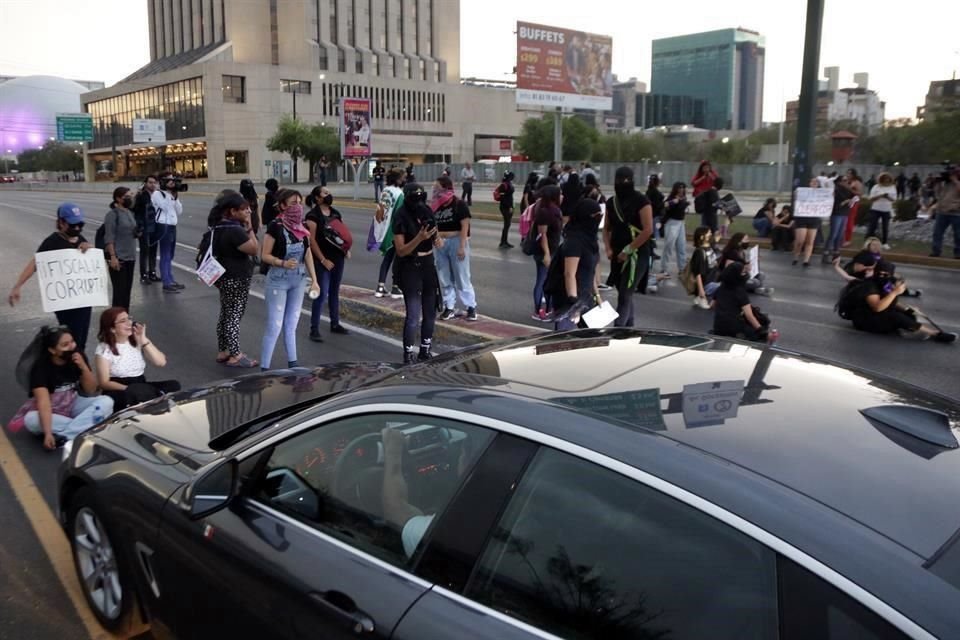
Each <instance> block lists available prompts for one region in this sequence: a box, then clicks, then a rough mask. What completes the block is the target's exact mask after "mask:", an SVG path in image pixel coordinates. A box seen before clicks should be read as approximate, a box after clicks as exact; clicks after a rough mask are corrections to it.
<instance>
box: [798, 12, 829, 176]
mask: <svg viewBox="0 0 960 640" xmlns="http://www.w3.org/2000/svg"><path fill="white" fill-rule="evenodd" d="M824 2H825V0H807V25H806V38H805V40H804V44H803V76H802V80H801V85H800V102H799V105H798V106H799V109H798V113H797V141H796V144H795V151H794V163H793V187H803V186H806V185H807V184H808V183H809V182H810V173H811V170H812V168H813V148H814V145H813V137H814V121H815V118H816V114H817V93H818V89H819V66H820V36H821V32H822V29H823V5H824ZM791 191H793V188H791Z"/></svg>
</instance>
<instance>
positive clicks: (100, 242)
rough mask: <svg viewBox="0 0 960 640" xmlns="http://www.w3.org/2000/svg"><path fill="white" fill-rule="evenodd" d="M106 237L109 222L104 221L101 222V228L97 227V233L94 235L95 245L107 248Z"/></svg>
mask: <svg viewBox="0 0 960 640" xmlns="http://www.w3.org/2000/svg"><path fill="white" fill-rule="evenodd" d="M106 237H107V223H106V222H103V223H101V224H100V228H99V229H97V233H96V235H95V236H93V246H94V247H96V248H97V249H100V250H103V249H106V248H107V243H106Z"/></svg>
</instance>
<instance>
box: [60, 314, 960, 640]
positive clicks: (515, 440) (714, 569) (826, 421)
mask: <svg viewBox="0 0 960 640" xmlns="http://www.w3.org/2000/svg"><path fill="white" fill-rule="evenodd" d="M958 427H960V411H958V408H957V405H956V403H954V402H951V401H950V400H948V399H946V398H944V397H941V396H938V395H934V394H931V393H928V392H926V391H923V390H921V389H918V388H915V387H911V386H908V385H905V384H903V383H900V382H898V381H896V380H893V379H891V378H888V377H882V376H879V375H875V374H872V373H868V372H864V371H859V370H851V369H849V368H846V367H843V366H839V365H837V364H834V363H831V362H827V361H823V360H816V359H812V358H808V357H805V356H801V355H798V354H794V353H789V352H786V351H783V350H779V349H774V348H769V347H763V346H757V345H755V344H746V343H742V342H738V341H734V340H725V339H718V338H715V337H709V336H698V335H690V334H681V333H670V332H659V331H634V330H628V329H609V330H583V331H576V332H571V333H559V334H550V335H545V336H539V337H533V338H523V339H517V340H512V341H507V342H502V343H498V344H489V345H481V346H477V347H471V348H469V349H466V350H462V351H458V352H455V353H451V354H447V355H445V356H442V357H439V358H437V359H435V360H433V361H431V362H428V363H424V364H419V365H414V366H411V367H403V368H397V367H395V366H394V365H336V366H325V367H320V368H317V369H314V370H290V371H282V372H272V373H266V374H260V375H253V376H249V377H244V378H239V379H236V380H231V381H226V382H221V383H217V384H214V385H211V386H209V387H205V388H202V389H196V390H193V391H186V392H182V393H178V394H175V395H171V396H166V397H164V398H161V399H158V400H156V401H153V402H151V403H148V404H145V405H141V406H139V407H136V408H134V409H131V410H127V411H125V412H121V413H118V414H116V415H114V416H113V417H112V418H111V419H110V420H108V421H107V422H106V423H104V424H102V425H99V426H98V427H96V428H94V429H93V430H91V431H89V432H87V433H85V434H84V435H82V436H81V437H79V438H78V439H77V440H76V442H75V444H74V447H73V450H72V452H71V454H70V456H69V458H68V459H67V460H66V461H65V463H64V465H63V467H62V470H61V477H60V489H59V500H60V505H59V515H60V519H61V521H62V523H63V526H64V527H65V529H66V532H67V535H68V536H69V539H70V542H71V544H72V546H73V551H74V556H75V559H76V566H77V571H78V573H79V576H80V580H81V583H82V584H83V586H84V590H85V593H86V596H87V599H88V601H89V603H90V605H91V607H92V608H93V610H94V612H95V613H96V615H97V617H98V618H99V619H100V621H101V622H102V623H103V624H104V626H106V627H109V628H111V629H117V628H121V627H124V626H126V625H129V624H131V622H132V621H134V620H136V619H137V618H142V619H143V620H145V621H146V622H147V623H149V624H150V625H151V627H152V631H153V635H154V637H157V638H162V637H177V638H345V637H353V636H355V635H361V636H370V637H376V638H396V639H398V640H424V639H429V638H454V639H459V638H481V639H491V640H512V639H520V638H524V639H526V638H552V637H564V638H597V639H604V640H610V639H618V638H644V639H653V638H663V639H667V638H669V639H674V638H677V639H683V638H695V639H700V638H709V639H711V640H717V639H724V638H730V639H737V640H744V639H750V638H758V639H766V638H782V639H785V640H790V639H793V638H803V639H804V640H808V639H811V638H817V639H819V638H858V639H862V638H903V637H912V638H932V637H939V638H956V637H958V636H957V635H955V634H960V631H958V629H960V592H958V587H960V543H958V542H957V540H958V539H960V532H958V529H960V451H958V450H957V440H956V437H955V433H956V430H957V429H958Z"/></svg>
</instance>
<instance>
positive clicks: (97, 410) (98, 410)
mask: <svg viewBox="0 0 960 640" xmlns="http://www.w3.org/2000/svg"><path fill="white" fill-rule="evenodd" d="M105 417H106V416H105V415H103V408H102V407H101V406H100V403H99V402H98V403H96V404H95V405H93V424H94V425H98V424H100V423H101V422H103V419H104V418H105Z"/></svg>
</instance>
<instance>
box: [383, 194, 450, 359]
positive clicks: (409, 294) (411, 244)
mask: <svg viewBox="0 0 960 640" xmlns="http://www.w3.org/2000/svg"><path fill="white" fill-rule="evenodd" d="M426 199H427V192H426V191H424V189H423V187H421V186H420V185H418V184H417V183H415V182H410V183H407V184H406V185H405V186H404V188H403V206H402V207H401V208H400V209H399V210H398V211H397V212H396V213H395V214H394V216H393V246H394V247H395V248H396V250H397V263H396V265H395V266H394V269H396V270H397V271H398V272H399V273H398V277H399V279H400V289H401V290H402V291H403V304H404V308H405V311H406V317H405V318H404V324H403V363H404V364H412V363H414V362H417V361H420V362H423V361H426V360H429V359H430V358H432V357H433V353H432V351H431V348H432V346H433V330H434V327H435V326H436V320H437V289H438V288H439V281H438V279H437V268H436V262H435V260H434V256H433V251H434V249H435V248H436V247H439V246H441V245H442V244H443V238H441V237H440V236H439V235H438V234H437V221H436V218H434V215H433V211H432V210H431V209H430V207H429V206H427V203H426ZM418 324H419V325H420V351H419V353H417V351H416V348H417V347H416V335H417V325H418Z"/></svg>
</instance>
